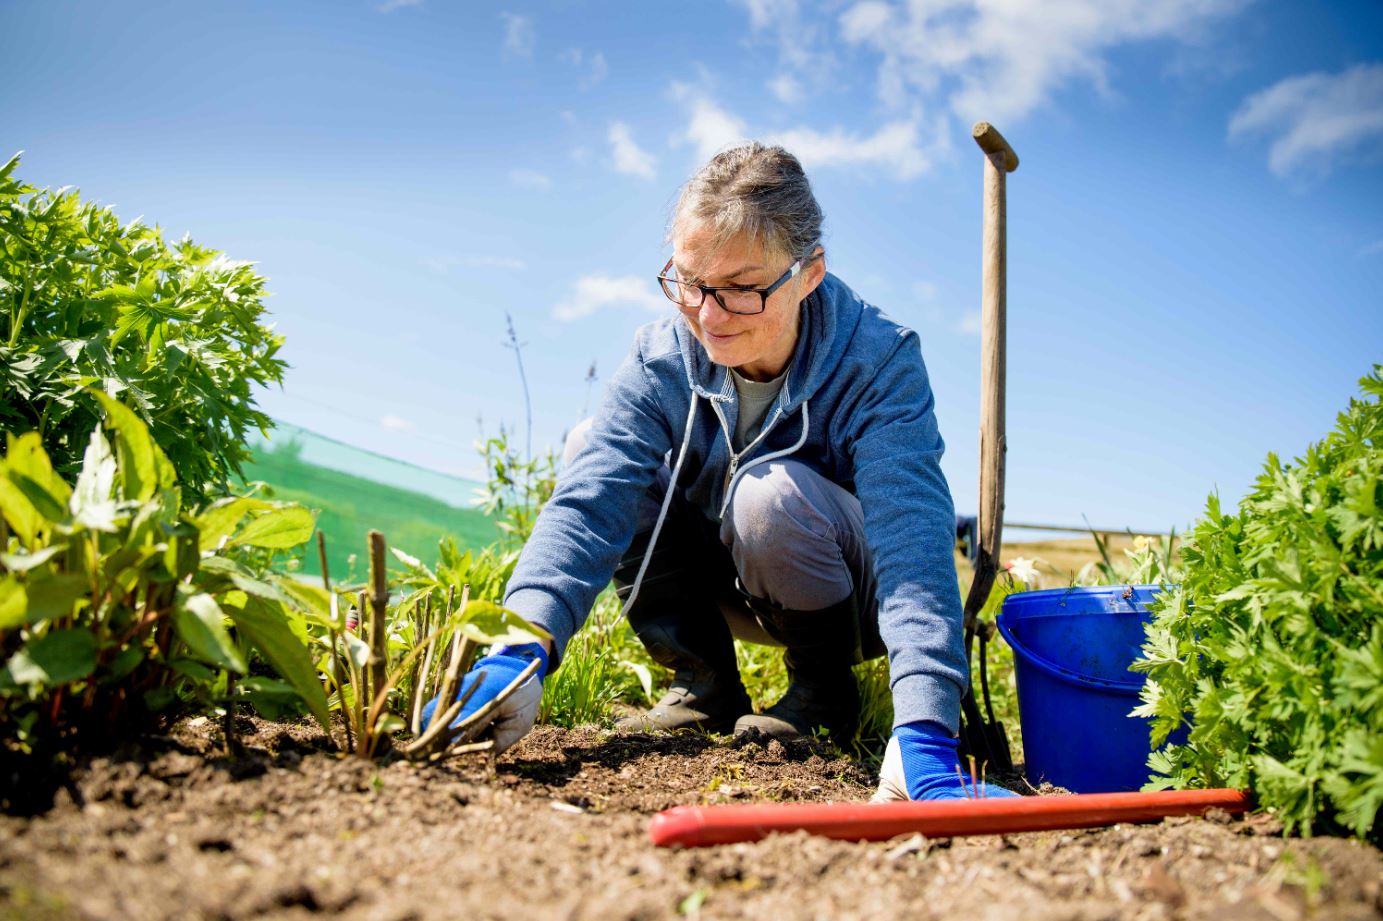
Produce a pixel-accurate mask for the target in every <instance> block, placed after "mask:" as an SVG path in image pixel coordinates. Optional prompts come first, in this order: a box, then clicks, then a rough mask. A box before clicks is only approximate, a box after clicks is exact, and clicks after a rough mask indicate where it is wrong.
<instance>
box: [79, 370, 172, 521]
mask: <svg viewBox="0 0 1383 921" xmlns="http://www.w3.org/2000/svg"><path fill="white" fill-rule="evenodd" d="M91 395H92V396H93V397H95V398H96V399H97V400H98V401H99V402H100V404H101V405H102V406H103V407H105V410H106V425H108V426H110V427H111V428H112V429H113V430H114V431H115V435H116V450H117V451H118V452H119V454H120V476H121V480H122V492H123V494H124V497H125V498H126V499H128V500H132V501H137V502H144V501H146V500H148V499H149V498H151V497H152V496H153V495H154V494H155V493H156V492H158V491H159V490H160V489H166V488H167V487H169V486H172V485H173V484H174V482H176V477H175V476H174V474H173V467H172V465H171V464H169V463H168V458H166V457H164V455H163V451H162V450H161V449H160V448H159V446H158V445H156V444H155V443H154V440H153V439H152V438H151V437H150V436H149V429H148V428H147V427H146V426H145V425H144V421H143V420H142V419H140V418H139V417H138V416H136V415H135V414H134V412H133V411H132V410H131V409H130V408H129V407H127V406H126V405H125V404H123V403H121V402H120V401H119V400H117V399H115V398H114V397H110V396H107V395H106V394H104V393H102V392H101V391H99V390H92V391H91Z"/></svg>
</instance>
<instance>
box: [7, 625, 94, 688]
mask: <svg viewBox="0 0 1383 921" xmlns="http://www.w3.org/2000/svg"><path fill="white" fill-rule="evenodd" d="M6 667H7V668H8V670H9V673H10V677H11V678H13V679H14V681H15V683H17V684H40V685H43V686H45V687H50V688H51V687H54V686H56V685H59V684H67V683H69V682H72V681H80V680H81V679H83V678H85V677H87V676H88V675H90V674H91V673H92V672H94V671H95V670H96V637H94V636H92V635H91V633H89V632H88V631H86V630H82V629H80V628H76V627H73V628H70V629H67V630H52V631H50V632H48V633H45V634H44V635H43V636H41V637H39V638H38V639H36V640H30V641H29V642H28V643H27V644H25V646H24V648H22V649H20V650H19V651H18V652H16V653H15V654H14V655H13V656H11V657H10V661H9V663H8V664H7V666H6Z"/></svg>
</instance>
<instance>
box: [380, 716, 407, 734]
mask: <svg viewBox="0 0 1383 921" xmlns="http://www.w3.org/2000/svg"><path fill="white" fill-rule="evenodd" d="M406 726H407V724H406V723H405V722H404V721H403V719H402V717H400V716H398V715H397V714H394V713H390V712H389V711H387V710H386V711H385V712H384V713H383V714H381V715H380V717H379V719H378V720H377V721H376V722H375V732H377V733H379V734H380V735H393V734H394V733H396V732H402V731H403V730H404V728H405V727H406Z"/></svg>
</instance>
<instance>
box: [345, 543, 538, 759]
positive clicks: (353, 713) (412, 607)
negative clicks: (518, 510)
mask: <svg viewBox="0 0 1383 921" xmlns="http://www.w3.org/2000/svg"><path fill="white" fill-rule="evenodd" d="M369 537H370V581H369V583H368V586H367V588H365V589H362V590H360V591H359V594H358V595H357V596H356V611H357V613H358V620H357V624H356V626H355V627H354V628H351V627H349V626H348V622H347V621H345V620H344V619H342V618H340V617H339V614H338V613H337V612H339V610H340V609H341V604H340V600H339V599H340V596H339V595H329V596H328V601H327V603H328V604H329V605H332V607H331V609H330V613H329V623H330V624H331V629H330V630H329V631H328V632H327V634H326V636H324V637H323V636H319V641H322V640H325V642H326V647H325V656H324V659H323V661H322V662H321V664H320V666H319V668H320V670H321V671H322V672H323V673H325V674H326V675H327V676H328V679H329V681H330V682H331V683H332V685H333V686H334V688H335V693H334V694H333V696H332V702H333V704H334V705H335V706H337V707H340V709H341V710H342V711H343V714H344V716H345V719H346V727H347V733H346V747H347V748H348V749H349V750H351V751H354V752H356V753H357V754H359V755H361V756H363V757H366V758H373V757H376V756H377V755H380V754H384V753H385V752H386V751H387V750H388V749H389V747H390V745H391V744H392V738H393V735H394V734H395V733H398V732H400V731H403V730H409V729H411V732H412V734H413V735H414V736H415V738H414V739H412V740H411V741H407V742H404V743H403V744H401V745H400V746H399V747H398V751H399V752H400V753H401V754H403V755H404V756H405V757H408V758H413V759H427V760H436V759H439V758H443V757H448V756H451V755H456V754H463V753H466V752H471V751H482V750H485V749H487V748H489V747H490V744H489V743H487V742H476V741H475V740H476V738H477V737H478V736H479V735H480V733H482V732H483V731H484V730H485V728H487V726H488V720H487V719H486V718H487V717H488V716H489V713H490V712H491V711H492V710H493V709H494V706H497V704H498V702H499V701H501V700H503V699H504V698H505V697H507V696H508V695H509V694H510V693H512V692H513V691H514V689H515V688H517V687H518V685H519V684H521V683H522V681H516V682H514V683H513V684H512V685H511V686H510V687H508V688H506V689H505V690H504V691H503V692H501V694H500V696H499V697H498V698H497V700H496V702H495V704H494V705H492V706H491V707H489V708H488V709H483V710H481V711H479V712H477V713H476V714H474V715H472V716H471V717H469V718H468V719H467V720H465V721H464V722H462V723H461V724H459V725H457V726H452V725H451V724H452V722H453V721H454V720H455V718H456V714H457V713H459V712H460V710H461V708H462V707H463V706H464V705H465V703H466V699H467V696H468V695H462V696H461V697H460V698H456V691H457V689H458V688H459V687H460V681H461V678H462V677H463V676H464V675H465V674H466V672H467V671H469V670H470V668H471V665H472V664H473V663H474V661H475V658H476V655H477V653H478V652H479V650H480V648H481V647H483V646H489V645H492V644H498V643H526V642H532V641H533V640H534V639H551V637H550V636H548V634H547V633H546V632H545V631H543V630H542V629H540V628H538V627H536V626H533V625H532V624H529V623H528V622H527V621H525V620H524V619H523V618H521V617H519V615H517V614H515V613H514V612H512V611H509V610H507V609H506V608H503V607H501V606H500V605H499V604H497V603H496V602H495V601H494V600H492V599H495V598H498V597H500V595H501V594H502V592H503V589H504V583H505V582H506V581H507V580H508V578H509V573H511V572H512V571H513V567H514V562H515V559H516V558H517V552H508V553H506V552H501V551H498V550H497V549H495V548H487V549H486V550H485V551H482V552H481V553H480V554H478V555H477V554H472V553H470V552H469V551H468V552H466V553H464V554H463V553H460V552H458V550H457V548H456V544H455V542H454V541H452V540H451V539H449V538H447V539H443V540H442V541H441V544H440V559H439V562H438V564H437V567H436V571H434V570H432V569H429V568H428V567H427V566H425V565H424V564H423V563H422V562H421V561H420V560H418V559H417V558H415V557H412V556H410V555H409V554H407V553H404V552H403V551H401V550H399V549H397V548H395V549H394V550H393V555H394V556H395V558H396V559H397V560H398V561H399V562H401V563H402V564H403V565H404V572H403V574H402V575H400V576H399V577H398V578H396V579H395V580H394V582H393V584H394V585H395V586H396V587H397V588H398V589H400V590H401V591H402V593H403V594H402V597H401V599H400V600H399V602H398V603H397V604H396V605H391V604H390V603H389V599H390V593H389V580H388V576H387V573H386V569H385V542H384V537H383V535H381V534H380V533H379V532H378V531H372V532H370V535H369ZM319 550H320V553H321V556H322V558H323V560H325V557H326V550H325V546H324V545H322V546H320V547H319ZM323 569H324V570H325V565H323ZM324 581H326V583H327V590H328V592H330V588H329V585H330V579H329V577H327V576H324ZM458 585H459V586H461V600H460V603H459V605H458V604H457V601H456V587H457V586H458ZM473 586H474V588H475V589H476V591H475V597H472V587H473ZM351 592H352V590H351V589H347V594H348V595H349V594H350V593H351ZM332 598H335V599H336V600H335V601H334V602H333V601H332V600H331V599H332ZM357 630H358V631H359V634H364V636H363V637H362V636H361V635H358V634H357V632H356V631H357ZM528 674H529V673H525V674H524V675H523V676H521V677H524V678H526V677H527V675H528ZM433 698H439V699H444V700H448V701H453V702H452V703H450V704H448V706H447V707H444V708H439V712H438V713H437V715H436V718H435V719H434V720H433V721H432V723H431V724H430V725H429V726H428V727H427V728H426V729H424V728H423V727H422V725H421V722H422V709H423V704H424V703H425V702H427V701H428V700H431V699H433Z"/></svg>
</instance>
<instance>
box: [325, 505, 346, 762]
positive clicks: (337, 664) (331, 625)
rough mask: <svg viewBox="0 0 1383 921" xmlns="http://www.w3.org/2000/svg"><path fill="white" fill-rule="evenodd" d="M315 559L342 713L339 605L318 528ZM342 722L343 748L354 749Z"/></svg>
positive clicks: (344, 703)
mask: <svg viewBox="0 0 1383 921" xmlns="http://www.w3.org/2000/svg"><path fill="white" fill-rule="evenodd" d="M317 559H318V560H319V561H320V562H321V565H322V588H324V589H326V593H327V599H328V601H329V603H330V604H331V619H330V620H329V621H328V622H327V632H328V634H329V635H330V639H331V680H332V682H333V683H334V684H335V685H336V696H337V699H338V700H340V701H341V711H342V713H344V712H345V710H346V692H345V690H344V689H343V688H342V686H341V653H340V651H339V650H340V648H341V647H340V641H341V637H340V634H339V632H338V631H337V629H336V615H337V612H338V611H339V610H340V605H339V604H337V601H336V593H335V592H333V591H332V590H331V574H330V572H328V570H327V536H326V533H325V532H324V531H322V530H321V529H320V528H319V529H318V530H317ZM342 722H343V723H345V727H346V745H345V749H344V750H345V751H354V749H355V742H354V740H353V739H352V738H351V721H350V719H345V720H343V721H342ZM327 734H328V735H329V736H330V737H331V744H332V745H333V746H335V747H336V748H337V750H338V751H339V750H342V749H341V746H340V745H337V744H336V734H335V733H333V732H331V731H330V729H329V728H328V733H327Z"/></svg>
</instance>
